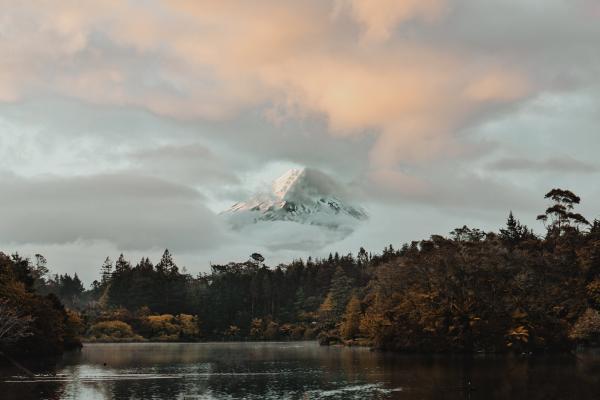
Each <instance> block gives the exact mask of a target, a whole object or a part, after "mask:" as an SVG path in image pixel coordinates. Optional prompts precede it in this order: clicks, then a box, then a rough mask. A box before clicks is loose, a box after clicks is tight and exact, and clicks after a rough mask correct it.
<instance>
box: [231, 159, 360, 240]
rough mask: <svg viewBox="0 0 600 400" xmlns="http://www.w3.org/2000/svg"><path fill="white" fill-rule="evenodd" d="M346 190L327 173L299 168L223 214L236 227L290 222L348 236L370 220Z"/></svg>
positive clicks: (288, 172)
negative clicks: (350, 201) (264, 191)
mask: <svg viewBox="0 0 600 400" xmlns="http://www.w3.org/2000/svg"><path fill="white" fill-rule="evenodd" d="M346 199H347V196H346V195H345V193H344V190H343V188H342V187H341V186H340V185H338V184H337V183H336V182H335V181H334V180H333V179H332V178H330V177H329V176H327V175H326V174H324V173H322V172H320V171H318V170H316V169H311V168H296V169H291V170H289V171H287V172H286V173H285V174H283V175H281V176H280V177H279V178H277V179H276V180H275V181H274V182H273V184H272V185H271V188H270V190H269V191H267V192H266V193H259V194H257V195H255V196H253V197H252V198H250V199H249V200H247V201H244V202H239V203H236V204H234V205H233V206H231V207H230V208H229V209H228V210H225V211H223V212H222V213H221V215H223V216H225V217H226V218H228V220H229V222H230V223H231V225H232V226H233V227H234V228H243V227H245V226H248V225H252V224H257V223H261V222H275V221H289V222H294V223H298V224H308V225H313V226H318V227H322V228H326V229H328V230H332V231H339V232H341V233H344V235H343V236H346V235H347V234H349V233H350V232H352V230H353V229H354V227H355V226H356V224H357V223H359V222H360V221H364V220H366V219H367V218H368V216H367V213H366V212H365V211H364V210H363V209H362V208H360V207H358V206H355V205H352V204H350V203H349V201H348V200H346Z"/></svg>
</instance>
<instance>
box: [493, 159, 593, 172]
mask: <svg viewBox="0 0 600 400" xmlns="http://www.w3.org/2000/svg"><path fill="white" fill-rule="evenodd" d="M489 168H490V169H492V170H499V171H520V172H531V171H537V172H561V173H593V172H598V171H599V170H600V169H599V168H598V166H596V165H594V164H590V163H587V162H585V161H581V160H576V159H574V158H570V157H563V158H558V157H553V158H548V159H545V160H532V159H528V158H517V157H514V158H502V159H500V160H497V161H494V162H492V163H490V164H489Z"/></svg>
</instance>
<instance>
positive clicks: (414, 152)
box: [0, 0, 599, 169]
mask: <svg viewBox="0 0 600 400" xmlns="http://www.w3.org/2000/svg"><path fill="white" fill-rule="evenodd" d="M478 3H479V2H476V1H471V0H462V1H459V2H457V3H453V4H452V6H449V4H446V2H445V1H442V0H421V1H413V0H403V1H389V0H377V1H359V0H356V1H351V2H350V3H347V2H343V4H345V5H344V6H343V7H342V8H343V9H345V10H346V9H350V12H339V13H338V15H337V16H333V17H332V12H333V10H334V8H335V7H334V5H333V4H332V3H328V2H320V1H306V2H295V1H287V0H286V1H259V2H256V1H235V2H233V1H220V2H210V1H184V0H178V1H170V2H166V1H158V0H157V1H153V2H150V3H148V4H147V5H146V6H145V7H139V6H136V3H128V2H114V1H108V0H107V1H94V2H89V3H86V4H85V6H82V5H81V4H80V3H79V2H62V3H61V4H60V5H59V6H56V5H54V4H52V5H50V4H48V5H43V4H41V5H40V4H36V5H35V6H33V5H28V4H24V3H22V2H19V3H18V4H12V5H11V6H10V7H6V9H7V10H8V11H7V13H6V14H5V15H4V16H3V21H4V23H3V32H2V35H1V36H0V37H1V39H0V51H2V52H3V53H4V54H11V55H12V57H11V58H10V60H11V61H10V63H7V64H6V65H4V64H3V67H2V73H0V87H3V88H4V90H2V89H0V93H7V95H6V96H5V97H6V99H8V100H11V99H15V98H19V97H21V98H26V97H28V96H35V95H37V94H39V93H43V94H46V95H55V94H60V95H64V96H70V97H74V98H78V99H82V100H85V101H88V102H93V103H100V104H111V105H117V106H132V107H143V108H146V109H148V110H151V111H152V112H155V113H157V114H160V115H164V116H169V117H175V118H180V119H188V120H189V119H206V118H208V119H227V118H235V116H237V115H239V113H241V112H244V111H247V110H250V109H262V110H263V112H265V113H266V112H267V111H272V110H281V111H282V113H283V114H284V116H288V117H290V116H291V117H292V118H303V119H304V118H314V117H318V116H322V117H324V118H325V119H326V120H327V121H328V124H329V126H328V128H327V129H326V131H328V133H329V134H333V135H338V136H342V137H347V136H356V135H369V136H371V135H375V136H376V137H377V138H378V140H377V141H376V143H375V145H374V147H373V149H372V152H373V155H372V157H371V160H372V163H373V165H372V168H374V169H379V168H383V169H393V168H394V167H396V166H397V164H398V163H399V162H403V163H406V162H415V163H419V162H429V161H430V160H431V159H432V158H435V157H438V156H443V155H444V154H445V149H446V148H447V147H450V148H457V147H460V146H461V145H462V143H461V140H458V139H457V134H458V132H460V131H462V130H464V129H465V128H466V127H468V126H469V125H470V124H472V123H474V122H477V121H479V118H480V116H481V115H485V116H486V117H488V118H489V116H490V115H494V113H495V112H502V111H504V110H505V109H506V107H507V106H517V105H518V104H520V103H522V102H524V101H526V100H528V99H530V98H532V97H535V96H536V95H538V94H539V93H541V92H542V91H543V90H546V89H553V87H554V86H553V85H558V83H557V82H559V81H561V79H562V81H564V80H565V79H566V80H567V81H569V80H570V81H577V80H581V79H589V77H590V76H594V74H595V72H597V67H598V63H597V62H595V61H594V62H590V63H588V64H587V66H586V67H583V66H581V65H580V64H579V63H575V62H574V61H569V59H570V60H577V59H578V58H580V57H582V56H583V55H585V54H588V53H589V52H588V49H591V48H595V46H596V45H597V43H596V42H595V40H594V39H592V38H593V37H594V34H596V35H595V36H596V37H597V36H598V35H597V34H598V33H599V32H598V29H597V28H593V27H590V26H589V24H587V22H590V23H591V22H592V21H589V19H590V18H591V17H589V16H587V15H586V14H585V13H584V11H585V10H584V9H583V8H582V7H575V6H572V7H568V6H566V5H563V4H562V3H560V2H555V1H552V2H550V3H549V5H548V6H547V9H546V11H547V15H548V16H547V17H545V18H546V19H547V20H548V21H555V20H558V21H560V18H562V15H564V13H565V12H570V13H571V14H573V15H576V16H578V17H581V18H583V19H582V20H581V21H583V22H580V23H578V24H566V22H563V24H562V25H558V26H560V27H561V31H564V32H565V33H566V34H567V35H568V37H569V38H572V39H575V38H580V37H582V36H584V35H585V36H586V38H587V39H586V41H583V42H581V44H580V45H579V46H577V47H575V48H570V49H568V50H567V51H568V52H569V53H572V54H571V57H569V58H568V59H567V60H562V61H560V62H558V60H557V58H556V56H555V52H556V51H557V50H556V46H555V45H553V44H552V43H546V41H544V39H543V38H540V37H539V36H541V35H538V34H539V32H538V28H537V26H536V29H532V28H531V25H532V23H535V24H537V23H538V22H539V21H540V18H539V15H538V14H539V13H538V14H536V13H534V12H533V11H532V9H534V8H535V7H528V6H525V5H521V2H515V1H510V2H493V4H492V5H490V7H492V9H493V10H498V13H493V12H485V10H483V9H482V6H481V5H479V4H478ZM506 11H511V13H512V12H513V11H514V12H516V13H517V14H516V15H517V18H518V24H517V25H518V26H517V27H516V28H513V27H512V24H513V22H511V23H510V24H509V23H508V20H507V19H504V18H499V20H500V21H499V22H498V21H496V22H494V21H492V20H491V18H496V17H497V15H504V14H502V12H506ZM520 11H522V12H520ZM519 12H520V13H519ZM545 15H546V13H545ZM574 20H575V19H574ZM415 21H417V22H425V23H418V24H415V23H414V22H415ZM482 21H483V22H482ZM511 21H512V20H511ZM485 24H490V25H491V26H492V27H493V28H494V29H493V30H491V31H490V30H489V29H487V26H486V25H485ZM565 24H566V25H565ZM395 28H399V29H400V28H401V32H400V33H399V34H397V35H394V34H392V32H393V31H394V29H395ZM541 29H542V30H543V32H546V31H547V32H548V35H549V38H550V39H548V40H547V42H551V40H552V38H555V37H557V34H556V33H553V32H551V31H550V30H549V29H548V30H547V27H546V24H541ZM361 31H362V33H361ZM496 31H502V32H503V33H505V32H509V33H510V34H511V35H512V34H513V31H516V32H518V33H519V34H521V35H522V36H523V38H522V39H523V40H521V41H520V40H518V38H515V42H517V44H516V48H517V49H519V50H521V46H523V48H522V51H515V50H514V49H511V48H508V47H506V41H504V42H499V40H501V39H500V38H498V37H497V36H496V34H495V32H496ZM364 35H366V37H368V38H372V39H374V40H375V41H376V42H378V43H375V44H373V45H365V43H363V40H362V38H363V36H364ZM474 40H475V42H473V41H474ZM560 40H563V41H564V39H560ZM542 42H543V43H542ZM511 43H512V41H511ZM489 49H493V50H495V51H489ZM523 54H525V55H524V56H523ZM523 57H524V58H523ZM548 59H551V60H557V63H555V64H553V66H551V67H548V68H546V66H547V65H548ZM592 61H593V60H592ZM542 66H543V67H544V68H545V70H544V73H543V74H539V73H538V71H539V70H540V68H541V67H542ZM561 77H562V78H561ZM271 115H272V114H271ZM272 116H273V115H272ZM411 148H412V149H411Z"/></svg>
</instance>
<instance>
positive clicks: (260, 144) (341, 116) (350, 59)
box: [0, 0, 600, 283]
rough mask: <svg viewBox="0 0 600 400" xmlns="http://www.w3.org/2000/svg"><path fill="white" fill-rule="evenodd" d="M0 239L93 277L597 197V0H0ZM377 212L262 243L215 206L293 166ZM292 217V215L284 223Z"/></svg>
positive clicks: (434, 228)
mask: <svg viewBox="0 0 600 400" xmlns="http://www.w3.org/2000/svg"><path fill="white" fill-rule="evenodd" d="M0 7H1V9H2V13H1V14H0V54H1V55H2V56H1V57H0V250H3V251H5V252H15V251H18V252H20V253H22V254H23V255H26V256H33V255H34V254H35V253H38V252H39V253H42V254H44V255H45V256H46V257H47V258H48V260H49V266H50V267H51V269H52V271H54V272H70V273H72V272H78V274H79V275H80V276H82V277H83V278H84V280H86V283H89V282H91V280H92V279H95V278H96V277H97V275H98V268H99V265H100V264H101V263H102V261H103V259H104V258H105V257H106V256H111V257H112V258H113V259H114V258H116V257H117V256H118V255H119V253H121V252H123V253H125V255H126V256H127V257H128V258H129V259H131V260H132V261H133V262H136V261H137V260H138V259H139V257H141V256H142V255H148V256H150V257H152V258H154V259H156V258H157V257H158V256H159V255H160V253H161V252H162V250H163V249H164V248H165V247H168V248H169V249H171V250H172V252H173V253H174V255H175V260H176V261H177V262H178V263H179V265H180V266H184V265H185V266H186V267H187V269H188V270H189V271H191V272H194V273H196V272H200V271H207V270H208V265H209V262H225V261H232V260H245V259H246V258H247V256H248V254H249V253H250V252H253V251H260V252H263V253H264V255H265V256H266V258H267V263H269V264H271V265H273V264H275V263H278V262H282V261H286V260H290V259H292V258H294V257H303V258H305V257H306V256H307V255H309V254H312V255H313V256H314V255H316V256H320V255H325V254H327V253H328V252H329V251H331V250H339V251H340V252H343V253H345V252H348V251H352V252H355V251H356V250H357V249H358V247H359V246H361V245H363V246H365V247H367V248H368V249H369V250H372V251H380V250H381V248H382V247H383V246H385V245H387V244H389V243H392V244H394V245H400V244H401V243H402V242H405V241H410V240H413V239H415V240H416V239H422V238H425V237H428V236H429V235H430V234H432V233H441V234H447V233H448V232H449V231H450V230H452V229H453V228H454V227H456V226H459V225H463V224H468V225H472V226H476V227H480V228H482V229H485V230H491V229H497V228H498V227H500V226H501V225H502V224H503V223H504V220H505V218H506V215H507V213H508V211H509V210H513V211H514V212H515V214H516V216H517V217H518V218H520V219H521V220H522V221H524V222H526V223H528V224H530V225H531V226H532V227H534V228H535V229H536V230H538V231H540V230H541V229H542V227H541V226H539V224H537V223H536V222H535V215H537V214H538V213H540V212H541V211H543V209H544V208H545V207H546V205H547V203H546V202H545V201H544V199H543V195H544V193H546V192H547V191H548V190H549V189H551V188H552V187H563V188H568V189H571V190H573V191H574V192H576V193H577V194H579V195H580V196H581V197H582V205H581V211H582V212H583V213H584V215H585V216H586V217H588V219H594V218H596V217H600V202H599V201H598V199H600V185H599V184H598V182H599V177H600V176H599V175H600V158H599V157H598V153H599V152H600V134H599V132H598V128H599V126H600V124H599V123H600V3H599V2H598V1H595V0H489V1H481V0H339V1H324V0H314V1H313V0H305V1H297V0H289V1H288V0H274V1H262V0H251V1H250V0H249V1H244V0H237V1H228V0H219V1H212V0H211V1H201V0H189V1H186V0H169V1H167V0H164V1H159V0H154V1H152V0H145V1H144V0H137V1H133V0H130V1H125V0H94V1H81V0H78V1H69V0H65V1H60V2H53V1H30V2H23V1H16V0H15V1H12V0H0ZM295 166H308V167H312V168H316V169H319V170H321V171H323V172H325V173H327V174H329V175H330V176H332V177H334V178H335V179H336V180H337V181H338V182H339V183H340V184H342V185H345V186H346V187H347V188H348V190H350V191H351V192H352V193H353V196H354V197H355V199H356V201H357V202H359V203H360V204H361V205H362V206H363V207H364V208H365V209H366V210H367V211H368V212H369V214H370V215H371V218H370V220H369V221H368V222H367V223H365V224H363V226H362V227H361V228H359V229H358V230H356V231H355V232H354V233H353V234H352V235H351V236H349V237H347V238H346V239H344V240H343V241H340V242H336V243H325V242H324V243H323V244H322V245H317V244H314V245H313V247H312V248H306V246H299V247H298V248H297V249H294V248H288V249H285V250H273V249H269V246H268V244H269V243H266V242H265V241H266V240H267V239H266V238H262V237H252V238H245V237H240V236H239V235H236V234H234V233H232V232H230V231H228V229H227V228H226V227H225V226H223V223H222V221H221V219H220V218H219V217H218V215H217V214H218V212H219V211H221V210H223V209H224V208H227V207H228V206H229V205H230V204H232V203H233V202H235V201H239V200H244V199H245V198H247V197H248V196H249V195H250V194H251V193H252V192H253V191H255V190H256V189H257V188H258V187H260V186H262V185H264V184H265V182H268V181H270V180H271V179H273V178H276V177H277V176H278V175H280V174H281V173H283V172H284V171H286V170H287V169H288V168H290V167H295ZM282 234H285V233H282Z"/></svg>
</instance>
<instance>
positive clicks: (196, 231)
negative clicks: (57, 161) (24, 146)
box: [0, 174, 220, 250]
mask: <svg viewBox="0 0 600 400" xmlns="http://www.w3.org/2000/svg"><path fill="white" fill-rule="evenodd" d="M1 185H2V187H3V195H2V196H1V197H0V220H1V221H2V224H1V227H0V242H10V243H38V244H65V243H70V242H75V241H78V240H84V241H86V240H88V241H94V240H105V241H109V242H112V243H114V244H115V245H116V246H118V247H119V248H121V249H151V248H154V247H159V248H160V247H169V248H173V249H177V250H187V249H198V248H207V247H214V246H218V245H219V241H220V233H219V231H220V226H219V222H218V220H217V219H216V217H215V215H214V214H213V213H211V212H210V211H209V210H208V209H207V208H206V207H204V205H203V198H202V196H200V194H199V193H198V192H197V191H195V190H194V189H191V188H189V187H186V186H182V185H178V184H174V183H170V182H167V181H164V180H160V179H157V178H152V177H146V176H140V175H129V174H119V175H94V176H81V177H71V178H61V177H52V176H49V177H38V178H31V179H26V178H23V177H18V176H3V177H2V179H1Z"/></svg>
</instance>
